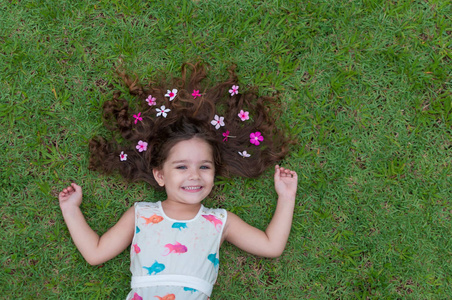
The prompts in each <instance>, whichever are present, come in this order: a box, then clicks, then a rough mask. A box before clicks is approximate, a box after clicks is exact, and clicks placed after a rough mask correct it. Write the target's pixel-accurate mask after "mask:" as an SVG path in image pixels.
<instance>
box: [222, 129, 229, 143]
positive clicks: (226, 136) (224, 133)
mask: <svg viewBox="0 0 452 300" xmlns="http://www.w3.org/2000/svg"><path fill="white" fill-rule="evenodd" d="M223 136H224V139H223V142H226V141H227V140H228V137H229V130H226V132H223Z"/></svg>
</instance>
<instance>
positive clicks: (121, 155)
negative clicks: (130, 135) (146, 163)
mask: <svg viewBox="0 0 452 300" xmlns="http://www.w3.org/2000/svg"><path fill="white" fill-rule="evenodd" d="M119 159H120V160H121V161H126V160H127V154H125V153H124V151H121V154H119Z"/></svg>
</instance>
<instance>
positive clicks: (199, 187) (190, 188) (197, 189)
mask: <svg viewBox="0 0 452 300" xmlns="http://www.w3.org/2000/svg"><path fill="white" fill-rule="evenodd" d="M182 189H183V190H185V191H189V192H196V191H199V190H201V189H202V186H184V187H182Z"/></svg>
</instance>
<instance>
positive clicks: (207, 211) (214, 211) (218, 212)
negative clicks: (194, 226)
mask: <svg viewBox="0 0 452 300" xmlns="http://www.w3.org/2000/svg"><path fill="white" fill-rule="evenodd" d="M201 213H202V214H203V215H214V216H218V217H220V218H222V219H225V220H226V217H227V214H228V212H227V210H226V209H223V208H208V207H205V206H204V205H203V207H202V209H201Z"/></svg>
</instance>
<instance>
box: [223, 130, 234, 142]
mask: <svg viewBox="0 0 452 300" xmlns="http://www.w3.org/2000/svg"><path fill="white" fill-rule="evenodd" d="M223 136H224V139H223V142H226V141H227V140H228V138H230V137H231V138H235V136H232V135H229V130H226V132H223Z"/></svg>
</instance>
